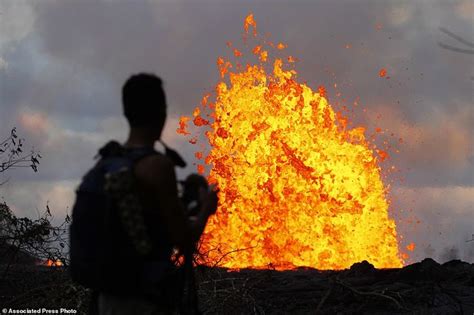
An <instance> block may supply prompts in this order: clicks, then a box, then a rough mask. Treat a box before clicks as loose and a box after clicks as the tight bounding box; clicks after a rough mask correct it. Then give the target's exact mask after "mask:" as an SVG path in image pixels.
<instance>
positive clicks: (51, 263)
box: [44, 259, 64, 267]
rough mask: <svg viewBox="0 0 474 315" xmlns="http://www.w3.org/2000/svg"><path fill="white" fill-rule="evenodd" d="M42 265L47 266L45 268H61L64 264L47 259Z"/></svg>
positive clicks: (57, 260)
mask: <svg viewBox="0 0 474 315" xmlns="http://www.w3.org/2000/svg"><path fill="white" fill-rule="evenodd" d="M44 265H45V266H47V267H61V266H63V265H64V264H63V262H62V261H61V260H59V259H56V260H52V259H48V260H46V261H45V263H44Z"/></svg>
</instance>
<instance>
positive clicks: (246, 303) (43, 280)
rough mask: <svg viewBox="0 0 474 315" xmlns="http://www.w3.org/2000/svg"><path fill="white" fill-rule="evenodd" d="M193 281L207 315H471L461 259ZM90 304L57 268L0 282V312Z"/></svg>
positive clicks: (473, 268)
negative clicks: (2, 309) (400, 266)
mask: <svg viewBox="0 0 474 315" xmlns="http://www.w3.org/2000/svg"><path fill="white" fill-rule="evenodd" d="M3 269H4V268H2V270H3ZM197 278H198V285H199V301H200V308H201V310H202V311H203V312H204V313H205V314H317V313H320V314H469V315H472V314H474V264H469V263H466V262H462V261H459V260H453V261H450V262H448V263H445V264H443V265H440V264H438V263H437V262H435V261H433V260H431V259H425V260H423V261H422V262H420V263H416V264H413V265H409V266H406V267H404V268H401V269H388V270H377V269H374V268H373V267H372V265H370V264H369V263H366V262H362V263H359V264H355V265H353V266H352V267H351V268H350V269H349V270H344V271H318V270H315V269H298V270H293V271H275V270H248V269H245V270H241V271H228V270H226V269H222V268H206V267H204V268H203V267H200V268H199V269H198V270H197ZM88 299H89V292H88V291H87V290H85V289H83V288H82V287H79V286H77V285H74V284H72V283H71V282H70V280H69V278H68V275H67V272H65V270H64V269H63V268H50V267H43V266H32V265H15V266H12V269H11V270H10V271H9V272H8V274H7V275H6V278H4V279H3V280H1V282H0V307H1V308H4V307H12V308H28V307H29V308H38V307H45V308H56V309H57V308H60V307H63V308H73V309H77V310H79V312H78V313H83V312H84V311H85V310H86V309H87V305H88Z"/></svg>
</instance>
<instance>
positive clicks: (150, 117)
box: [122, 73, 166, 139]
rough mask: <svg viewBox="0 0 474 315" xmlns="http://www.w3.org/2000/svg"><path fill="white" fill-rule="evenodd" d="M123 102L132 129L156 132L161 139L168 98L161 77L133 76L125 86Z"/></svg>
mask: <svg viewBox="0 0 474 315" xmlns="http://www.w3.org/2000/svg"><path fill="white" fill-rule="evenodd" d="M122 102H123V112H124V115H125V117H126V118H127V120H128V123H129V125H130V127H131V128H143V129H147V130H150V131H153V132H154V133H155V132H156V137H157V139H159V138H160V136H161V132H162V130H163V127H164V124H165V120H166V97H165V92H164V90H163V86H162V81H161V79H160V78H159V77H157V76H155V75H153V74H147V73H140V74H136V75H133V76H131V77H130V78H129V79H128V80H127V81H126V82H125V84H124V86H123V89H122Z"/></svg>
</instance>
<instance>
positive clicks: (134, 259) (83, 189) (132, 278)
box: [71, 74, 217, 315]
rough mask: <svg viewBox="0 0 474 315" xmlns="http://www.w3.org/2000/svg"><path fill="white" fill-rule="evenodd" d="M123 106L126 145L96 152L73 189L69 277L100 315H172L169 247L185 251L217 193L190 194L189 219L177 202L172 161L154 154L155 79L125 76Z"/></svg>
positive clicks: (160, 116)
mask: <svg viewBox="0 0 474 315" xmlns="http://www.w3.org/2000/svg"><path fill="white" fill-rule="evenodd" d="M122 101H123V109H124V115H125V117H126V118H127V120H128V123H129V125H130V133H129V137H128V140H127V141H126V142H125V144H123V145H120V144H118V143H117V142H110V143H108V144H107V145H106V146H105V147H104V148H102V149H101V150H100V151H99V154H100V156H101V160H100V161H99V162H98V163H97V165H96V166H95V167H94V168H93V169H92V170H91V171H90V172H89V173H88V174H86V176H85V177H84V179H83V182H82V184H81V186H80V187H79V189H78V193H77V194H78V195H77V198H76V204H75V206H74V208H73V221H72V226H71V270H72V275H73V279H75V280H76V281H77V282H79V283H82V284H84V285H86V286H89V287H92V288H93V289H95V290H96V291H98V292H99V294H98V309H99V313H100V314H107V315H109V314H111V315H112V314H156V313H162V312H165V313H167V312H173V311H174V310H175V309H176V307H177V300H176V299H177V297H176V292H177V291H179V290H180V288H179V283H180V279H181V278H180V277H182V275H180V273H179V272H177V270H176V268H175V267H174V265H173V264H172V262H171V256H172V255H173V251H174V248H179V249H180V250H181V251H182V252H187V253H189V252H190V251H192V249H193V246H194V244H195V242H197V240H198V239H199V237H200V236H201V234H202V232H203V230H204V227H205V225H206V222H207V219H208V217H209V215H211V214H212V213H214V212H215V210H216V208H217V195H216V193H215V192H213V191H211V192H209V191H208V190H207V189H201V190H200V194H198V196H195V197H197V198H199V200H197V203H198V204H200V205H201V207H200V209H199V210H198V211H195V212H194V213H193V217H192V219H190V218H189V217H188V216H187V214H186V213H187V212H186V209H185V208H184V206H183V204H182V203H181V201H180V199H179V197H178V191H177V181H176V175H175V170H174V164H173V162H172V161H171V160H170V159H169V158H168V157H167V156H165V155H163V154H161V153H159V152H157V151H155V150H154V148H153V147H154V144H155V142H156V141H158V140H160V137H161V133H162V131H163V127H164V125H165V121H166V108H167V105H166V98H165V93H164V90H163V88H162V81H161V79H160V78H158V77H156V76H154V75H151V74H138V75H134V76H132V77H130V78H129V79H128V80H127V82H126V83H125V85H124V86H123V90H122ZM127 170H129V171H130V172H129V173H130V174H131V175H130V174H128V175H127ZM104 186H105V188H104ZM97 196H99V197H97ZM101 196H104V197H101ZM110 196H112V197H110ZM94 198H95V199H99V201H97V200H96V201H93V200H94ZM100 200H102V201H100ZM104 200H105V201H104ZM99 204H100V205H102V206H98V205H99ZM104 207H106V208H107V210H105V211H104V210H102V208H104ZM93 208H95V209H96V210H91V209H93ZM98 213H100V214H98ZM97 222H99V223H97ZM92 262H93V266H92V267H91V263H92ZM87 268H89V269H87ZM91 269H93V270H92V272H91V271H90V270H91ZM85 278H87V281H85V280H84V279H85Z"/></svg>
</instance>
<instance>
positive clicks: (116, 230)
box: [69, 141, 157, 294]
mask: <svg viewBox="0 0 474 315" xmlns="http://www.w3.org/2000/svg"><path fill="white" fill-rule="evenodd" d="M153 154H157V152H156V151H155V150H154V149H153V148H140V149H133V150H132V149H126V148H124V147H122V146H121V145H120V144H119V143H118V142H115V141H111V142H109V143H107V144H106V145H105V146H104V147H103V148H102V149H100V150H99V155H100V157H101V159H100V160H99V161H98V162H97V164H96V165H95V166H94V167H93V168H92V169H91V170H90V171H89V172H87V173H86V175H85V176H84V177H83V179H82V182H81V184H80V185H79V187H78V189H77V191H76V201H75V204H74V206H73V209H72V223H71V226H70V266H69V270H70V274H71V277H72V279H73V281H75V282H77V283H79V284H81V285H83V286H85V287H88V288H91V289H94V290H100V291H103V292H109V293H115V294H130V293H135V294H136V293H138V292H139V289H140V287H141V285H142V283H141V281H142V270H143V266H144V264H145V262H146V260H147V256H148V255H149V254H150V252H151V250H152V247H153V244H152V242H151V239H150V237H149V235H148V231H147V229H146V226H145V222H144V221H145V220H144V217H143V211H142V210H143V209H141V205H140V202H139V200H138V196H137V194H136V193H135V191H134V189H135V185H134V180H135V177H134V166H135V164H136V163H137V162H138V161H139V160H141V159H142V158H144V157H146V156H149V155H153Z"/></svg>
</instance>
